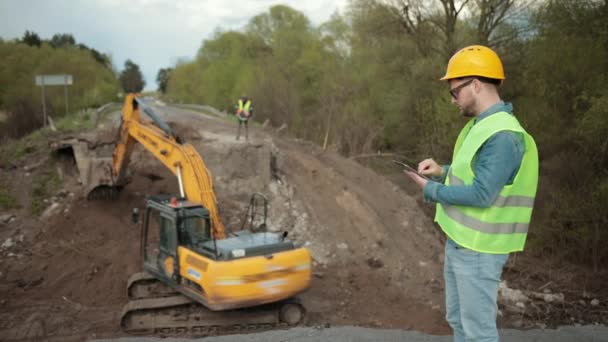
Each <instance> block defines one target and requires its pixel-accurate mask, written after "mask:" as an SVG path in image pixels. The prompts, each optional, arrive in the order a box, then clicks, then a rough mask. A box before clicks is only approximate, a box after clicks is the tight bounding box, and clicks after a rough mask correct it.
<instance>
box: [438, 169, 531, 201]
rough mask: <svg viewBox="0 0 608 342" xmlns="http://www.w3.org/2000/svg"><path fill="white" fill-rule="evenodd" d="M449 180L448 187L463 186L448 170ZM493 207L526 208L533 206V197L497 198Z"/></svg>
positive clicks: (462, 182)
mask: <svg viewBox="0 0 608 342" xmlns="http://www.w3.org/2000/svg"><path fill="white" fill-rule="evenodd" d="M448 177H449V178H450V185H464V181H463V180H462V179H460V178H458V177H456V176H454V175H453V174H452V172H451V170H450V173H449V175H448ZM492 205H493V206H495V207H528V208H532V207H533V206H534V197H530V196H516V195H514V196H500V195H499V196H498V198H497V199H496V201H494V203H493V204H492Z"/></svg>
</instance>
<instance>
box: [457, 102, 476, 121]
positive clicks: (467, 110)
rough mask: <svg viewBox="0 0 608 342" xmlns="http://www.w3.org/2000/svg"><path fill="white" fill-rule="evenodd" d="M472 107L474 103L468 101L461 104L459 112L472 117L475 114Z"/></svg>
mask: <svg viewBox="0 0 608 342" xmlns="http://www.w3.org/2000/svg"><path fill="white" fill-rule="evenodd" d="M473 108H475V103H469V104H466V105H463V106H461V107H460V112H461V113H462V116H464V117H465V118H473V117H475V116H476V115H475V111H474V110H473Z"/></svg>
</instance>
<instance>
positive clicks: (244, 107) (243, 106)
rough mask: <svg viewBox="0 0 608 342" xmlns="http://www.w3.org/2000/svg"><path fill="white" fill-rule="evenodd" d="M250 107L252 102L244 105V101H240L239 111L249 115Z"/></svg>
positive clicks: (248, 101)
mask: <svg viewBox="0 0 608 342" xmlns="http://www.w3.org/2000/svg"><path fill="white" fill-rule="evenodd" d="M249 107H251V100H247V102H245V103H243V100H242V99H239V109H240V110H241V111H243V112H247V113H249Z"/></svg>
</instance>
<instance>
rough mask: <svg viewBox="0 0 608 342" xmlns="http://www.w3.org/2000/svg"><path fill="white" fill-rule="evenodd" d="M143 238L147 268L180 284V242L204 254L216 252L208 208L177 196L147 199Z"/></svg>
mask: <svg viewBox="0 0 608 342" xmlns="http://www.w3.org/2000/svg"><path fill="white" fill-rule="evenodd" d="M141 239H142V243H141V246H142V249H141V254H142V259H143V261H144V270H146V271H147V272H149V273H151V274H154V275H156V276H157V277H158V278H159V279H162V280H164V281H165V282H166V283H168V284H170V285H178V284H179V282H180V280H181V279H180V276H179V270H180V267H179V262H178V255H177V253H178V246H184V247H185V248H188V249H194V248H195V246H196V249H197V251H198V252H199V253H200V254H202V255H206V256H208V257H213V256H214V255H215V250H214V248H213V243H214V239H213V238H212V234H211V222H210V218H209V211H208V210H207V209H205V208H204V207H203V206H201V205H200V204H196V203H192V202H189V201H187V200H185V199H178V198H177V197H172V196H153V197H150V198H149V199H148V200H147V205H146V212H145V216H144V222H143V225H142V233H141ZM210 243H211V244H210Z"/></svg>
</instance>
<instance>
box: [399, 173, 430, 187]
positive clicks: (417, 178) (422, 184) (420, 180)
mask: <svg viewBox="0 0 608 342" xmlns="http://www.w3.org/2000/svg"><path fill="white" fill-rule="evenodd" d="M403 172H404V173H405V174H406V175H408V176H409V177H410V178H411V179H413V180H414V182H416V184H418V186H419V187H420V188H421V189H424V187H425V186H426V183H428V182H429V181H427V180H426V179H424V178H422V177H420V176H418V175H417V174H416V173H415V172H412V171H407V170H404V171H403Z"/></svg>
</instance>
